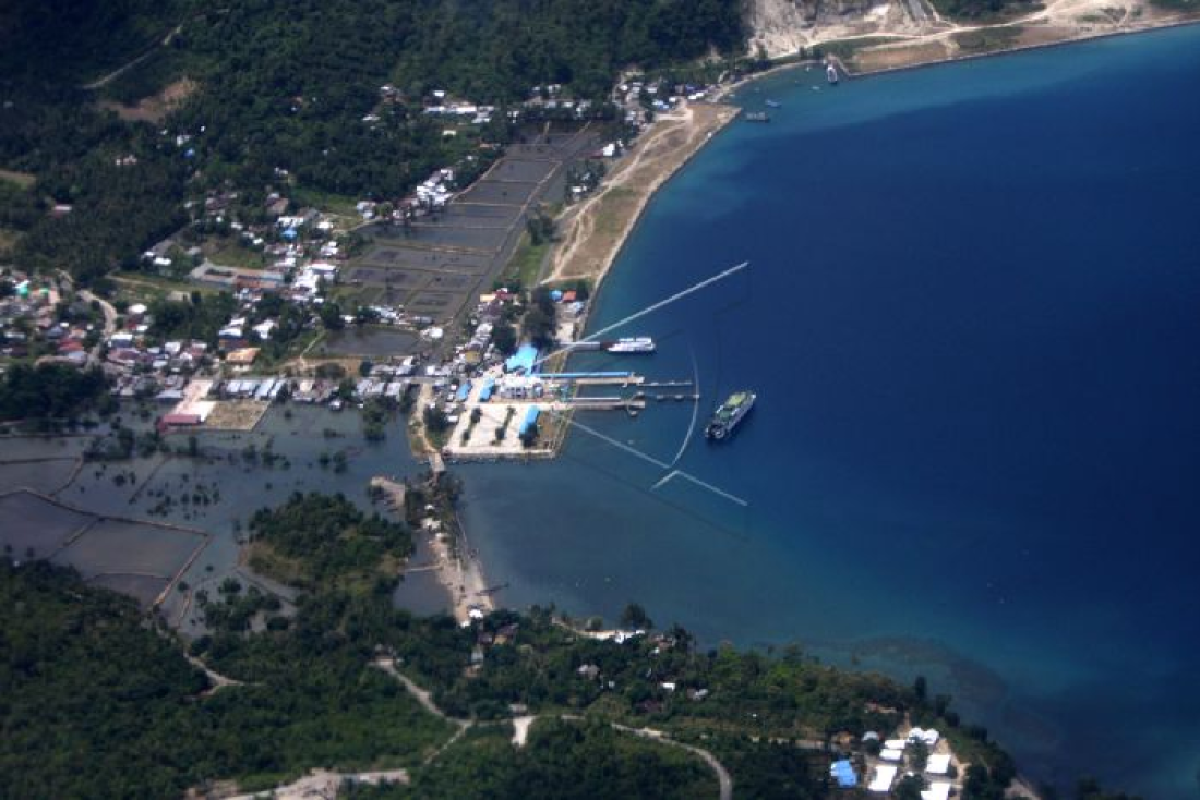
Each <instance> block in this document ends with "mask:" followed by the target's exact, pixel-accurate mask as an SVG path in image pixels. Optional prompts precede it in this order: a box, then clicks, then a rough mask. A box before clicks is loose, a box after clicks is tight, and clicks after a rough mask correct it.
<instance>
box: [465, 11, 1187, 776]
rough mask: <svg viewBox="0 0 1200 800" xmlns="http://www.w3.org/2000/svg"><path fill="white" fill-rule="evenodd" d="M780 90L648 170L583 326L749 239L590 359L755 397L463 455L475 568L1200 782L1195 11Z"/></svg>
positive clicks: (780, 80)
mask: <svg viewBox="0 0 1200 800" xmlns="http://www.w3.org/2000/svg"><path fill="white" fill-rule="evenodd" d="M768 97H770V98H774V99H777V100H779V101H780V102H781V103H782V108H780V109H778V110H775V111H773V112H772V122H771V123H770V124H767V125H751V124H735V125H734V126H731V127H730V128H729V129H727V130H726V131H725V132H724V133H722V134H721V135H720V136H718V137H716V139H715V140H714V141H713V142H712V143H711V144H710V145H709V146H708V147H707V148H706V149H705V150H704V151H702V152H701V153H700V154H699V155H698V156H697V158H696V159H694V160H693V162H692V163H691V164H690V165H689V166H688V167H687V168H685V169H684V170H683V171H682V172H681V173H680V174H679V175H677V176H676V177H675V178H674V179H673V180H672V181H671V182H670V183H669V184H668V185H667V186H666V187H665V188H664V189H663V191H661V192H660V193H659V195H658V196H656V198H655V199H654V201H653V202H652V204H651V206H650V208H649V209H648V211H647V214H646V216H645V217H644V219H643V220H642V222H641V224H640V225H639V227H638V229H637V230H636V231H635V232H634V234H633V236H632V237H631V238H630V240H629V242H628V243H627V246H626V248H625V250H624V251H623V253H622V256H621V258H620V259H619V260H618V263H617V264H616V265H615V267H614V269H613V271H612V273H611V274H610V276H609V278H608V279H607V280H606V282H605V284H604V287H603V291H602V294H601V296H600V299H599V300H598V307H597V309H596V310H595V313H594V314H593V319H592V324H593V328H595V327H598V326H602V325H606V324H610V323H612V322H613V321H616V320H619V319H621V318H623V317H624V316H626V315H628V314H630V313H633V312H635V311H637V310H639V309H641V308H644V307H646V306H647V305H649V304H650V303H653V302H655V301H657V300H659V299H661V298H663V297H666V296H669V295H671V294H672V293H675V292H678V291H680V290H681V289H684V288H686V287H688V286H689V285H692V284H694V283H695V282H697V281H700V280H702V279H704V278H706V277H709V276H711V275H713V274H715V273H717V272H719V271H720V270H723V269H726V268H728V267H730V266H732V265H734V264H738V263H741V262H744V261H749V262H750V265H751V266H750V267H749V268H748V269H747V270H744V271H742V272H739V273H737V274H736V275H733V276H730V277H729V278H727V279H725V280H723V281H721V282H720V283H719V284H716V285H715V286H713V287H711V288H709V289H705V290H704V291H701V292H698V293H696V294H695V295H692V296H689V297H687V298H685V299H683V300H681V301H679V302H677V303H674V304H672V305H671V306H669V307H667V308H665V309H663V310H661V311H659V312H656V313H654V314H652V315H650V316H647V317H645V318H642V319H639V320H637V321H636V322H635V323H632V324H631V325H630V326H628V328H627V329H623V330H622V331H621V333H622V335H635V334H636V335H650V336H654V337H655V338H656V339H657V340H658V341H659V345H660V347H659V352H658V353H657V354H655V355H654V356H652V357H650V358H648V359H644V360H639V361H634V360H633V359H631V358H625V359H622V360H620V361H616V360H613V359H610V358H603V357H596V356H590V357H588V360H585V361H583V362H581V366H594V367H604V368H614V367H618V366H619V367H633V368H636V369H638V370H639V371H642V372H645V373H647V374H648V375H650V376H652V377H654V378H659V379H680V378H686V379H691V378H692V377H693V376H698V379H699V387H700V393H701V395H702V398H703V399H702V400H701V402H700V406H699V409H698V411H699V416H700V418H701V421H702V420H703V417H704V416H705V415H706V414H707V413H708V412H709V411H711V408H712V407H713V405H714V404H715V403H717V402H719V401H720V400H721V399H723V398H724V397H725V396H727V395H728V394H729V393H730V392H732V391H734V390H736V389H739V388H742V387H749V388H753V389H754V390H756V391H757V392H758V396H759V401H758V405H757V407H756V408H755V410H754V411H753V412H752V414H751V415H750V417H749V418H748V419H747V421H746V423H745V424H743V425H742V427H741V428H740V429H739V430H738V433H737V435H736V437H735V438H734V439H733V441H732V442H730V443H728V444H726V445H722V446H720V447H713V446H709V445H707V444H706V443H705V442H704V441H703V439H702V437H698V436H697V437H694V438H691V439H690V440H688V437H687V431H688V429H689V425H690V424H691V421H692V415H693V410H692V407H691V405H690V404H685V403H663V404H652V407H651V408H649V409H647V410H646V411H645V412H644V413H642V414H641V415H639V416H638V417H637V418H629V417H626V416H623V415H618V414H611V413H610V414H600V413H593V414H584V415H580V416H579V417H577V419H578V421H579V422H580V423H582V424H583V425H586V426H587V427H588V428H589V429H591V430H592V431H594V432H595V433H590V432H588V431H585V430H583V429H579V430H576V431H574V432H573V433H572V437H571V439H570V440H569V442H568V444H567V447H566V449H565V451H564V454H563V457H562V458H561V459H560V460H559V461H557V462H555V463H551V464H536V465H528V466H514V465H502V464H496V465H475V466H468V467H464V468H462V472H463V474H464V477H465V478H466V487H467V490H466V505H465V509H464V515H463V516H464V521H465V522H466V524H467V527H468V528H469V529H470V531H471V536H472V542H473V544H474V545H476V546H477V547H478V548H479V550H480V552H481V554H482V557H483V560H484V564H485V566H486V569H487V571H488V574H489V580H490V581H491V582H494V583H499V582H506V583H508V584H509V586H508V588H507V589H506V590H505V593H504V594H503V595H502V596H501V599H502V600H503V601H504V602H505V603H507V604H509V605H517V606H523V605H528V604H532V603H540V604H543V605H544V604H546V603H548V602H553V603H555V604H556V605H557V606H559V607H561V608H564V609H565V610H567V611H569V612H571V613H573V614H577V615H587V614H603V615H604V616H606V617H607V618H608V619H609V620H610V621H611V620H613V619H615V617H616V615H617V614H618V613H619V611H620V609H621V608H622V607H623V606H624V604H625V603H626V602H629V601H631V600H636V601H638V602H640V603H642V604H643V605H645V606H646V607H647V608H648V610H649V611H650V613H651V615H652V616H653V617H654V618H655V620H656V621H657V622H658V623H660V624H669V623H671V622H675V621H678V622H680V623H682V624H684V625H685V626H687V627H688V628H690V629H692V630H694V631H695V632H696V633H697V634H698V635H699V636H700V637H701V639H702V640H703V641H705V642H708V643H710V644H712V643H715V642H717V641H720V640H731V641H734V642H736V643H738V644H742V645H766V644H769V643H782V642H788V641H799V642H801V643H802V644H804V646H805V647H806V649H808V651H809V652H811V653H813V654H816V655H819V656H820V657H822V658H824V659H827V660H831V661H834V662H837V663H843V664H853V665H858V666H862V667H866V668H877V669H881V670H884V671H886V672H889V673H890V674H893V675H896V676H897V677H899V678H901V679H904V680H908V679H911V678H912V677H913V676H915V675H917V674H923V675H926V676H927V677H928V678H929V682H930V686H931V691H934V692H949V693H951V694H953V695H954V697H955V705H956V707H958V708H960V709H961V710H962V711H963V712H964V714H965V716H967V717H968V718H969V719H971V720H973V721H980V722H981V723H982V724H985V725H987V726H988V728H989V730H990V731H991V732H992V734H993V735H994V736H996V737H997V738H999V740H1000V741H1001V742H1002V743H1003V744H1005V745H1006V746H1007V747H1008V748H1009V749H1010V750H1011V751H1012V752H1013V753H1014V755H1016V756H1017V758H1018V761H1019V763H1020V765H1021V767H1022V769H1023V770H1024V771H1026V772H1028V773H1029V774H1031V775H1032V776H1033V777H1034V778H1035V779H1038V780H1045V781H1049V782H1052V783H1056V784H1058V785H1060V786H1065V785H1070V784H1071V783H1073V781H1074V780H1075V778H1076V777H1078V776H1079V775H1082V774H1094V775H1099V776H1100V777H1102V778H1103V779H1104V780H1105V781H1106V782H1107V783H1111V784H1113V785H1119V786H1121V787H1124V788H1128V789H1133V790H1137V791H1140V792H1143V793H1144V794H1146V796H1148V797H1180V796H1185V795H1187V796H1193V795H1194V794H1195V792H1196V788H1197V771H1198V770H1200V746H1198V743H1197V737H1196V736H1195V734H1194V730H1193V728H1192V721H1193V720H1194V719H1195V717H1196V715H1197V712H1198V711H1200V699H1198V698H1200V676H1198V673H1197V670H1196V667H1197V664H1198V663H1200V644H1198V642H1200V621H1198V620H1197V618H1196V616H1195V614H1194V611H1193V609H1194V607H1195V605H1196V600H1197V589H1196V583H1195V577H1194V573H1195V569H1196V566H1197V564H1198V563H1200V545H1198V544H1197V543H1196V539H1195V535H1196V533H1197V532H1198V531H1200V492H1198V491H1197V484H1198V478H1200V415H1198V414H1197V411H1196V409H1198V408H1200V313H1198V310H1200V225H1198V224H1197V221H1196V220H1197V211H1198V210H1200V155H1197V151H1196V146H1197V143H1198V142H1200V103H1198V102H1196V98H1197V97H1200V29H1198V28H1195V27H1191V28H1180V29H1173V30H1167V31H1161V32H1156V33H1151V34H1146V35H1140V36H1137V37H1120V38H1114V39H1108V40H1102V41H1096V42H1091V43H1087V44H1081V45H1075V46H1071V47H1063V48H1054V49H1047V50H1040V51H1033V52H1026V53H1020V54H1014V55H1009V56H1005V57H1002V58H993V59H985V60H978V61H972V62H962V63H956V64H952V65H944V66H938V67H934V68H929V69H922V70H915V71H908V72H900V73H894V74H888V75H882V76H875V77H871V78H868V79H862V80H853V81H847V82H845V83H843V84H842V85H841V86H839V87H836V88H831V87H828V86H826V85H825V84H824V80H823V75H822V74H821V73H820V72H819V71H817V70H814V71H812V72H804V71H802V70H796V71H792V72H787V73H782V74H781V75H779V76H777V77H773V78H771V79H768V80H766V81H764V82H762V83H759V84H755V85H752V86H751V87H749V88H747V89H746V90H744V91H743V93H742V95H741V96H740V98H739V101H740V102H742V103H744V104H745V105H746V106H747V107H749V108H755V109H757V108H760V107H761V106H762V103H763V100H765V99H766V98H768ZM595 434H603V435H604V436H606V437H610V438H611V439H614V440H616V441H618V442H620V443H622V444H624V445H625V446H626V448H632V449H636V450H638V451H640V452H643V453H645V454H647V455H649V456H651V457H652V458H653V459H655V460H657V461H659V462H663V463H667V464H671V463H673V462H675V459H676V457H677V454H680V453H682V454H681V455H679V457H678V461H677V463H675V464H674V469H676V470H679V471H680V472H681V473H683V474H678V475H675V476H673V477H670V478H669V479H668V480H667V481H666V483H665V484H664V483H661V481H662V479H663V478H664V477H665V475H666V474H667V473H669V472H670V470H664V469H662V468H661V467H659V466H656V465H655V464H653V463H651V462H650V461H648V460H646V459H644V458H641V457H638V456H635V455H632V454H631V452H630V450H629V449H622V448H618V447H615V446H613V444H611V443H610V442H608V441H605V440H604V439H601V438H600V437H599V436H598V435H595ZM685 441H686V442H687V444H686V447H684V444H685ZM681 448H682V450H681ZM693 478H694V480H693ZM713 489H716V490H719V491H714V490H713ZM743 502H744V505H743Z"/></svg>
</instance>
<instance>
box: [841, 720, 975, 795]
mask: <svg viewBox="0 0 1200 800" xmlns="http://www.w3.org/2000/svg"><path fill="white" fill-rule="evenodd" d="M869 739H874V740H875V741H877V742H879V734H877V733H875V732H873V731H868V732H867V733H865V734H863V740H864V742H865V741H867V740H869ZM939 743H941V744H942V746H941V747H940V748H939V746H938V745H939ZM913 746H920V747H922V749H923V751H924V753H925V763H924V766H923V768H922V773H923V774H922V776H921V777H922V778H923V780H924V783H925V784H926V786H927V788H925V789H923V790H922V791H921V800H947V798H949V797H950V793H951V791H952V790H955V789H956V788H957V786H956V783H955V780H954V776H956V775H957V773H954V774H953V775H952V766H951V765H952V762H953V759H954V756H953V754H952V753H951V752H950V750H949V747H948V746H946V745H945V743H944V742H943V741H942V738H941V734H940V733H939V732H938V731H937V730H936V729H934V728H928V729H924V728H912V729H910V730H909V731H908V733H907V734H906V735H904V736H903V738H896V739H887V740H884V741H882V742H880V749H879V760H878V762H877V763H876V764H875V767H874V773H873V775H872V777H871V781H870V783H868V784H867V791H869V792H878V793H883V794H886V793H888V792H890V791H891V790H892V786H893V784H894V783H895V782H896V779H897V776H898V775H900V774H901V772H902V771H903V770H904V768H905V760H906V752H907V751H908V750H910V749H911V748H912V747H913ZM909 762H910V766H911V758H910V759H909ZM905 774H916V773H915V772H907V773H905Z"/></svg>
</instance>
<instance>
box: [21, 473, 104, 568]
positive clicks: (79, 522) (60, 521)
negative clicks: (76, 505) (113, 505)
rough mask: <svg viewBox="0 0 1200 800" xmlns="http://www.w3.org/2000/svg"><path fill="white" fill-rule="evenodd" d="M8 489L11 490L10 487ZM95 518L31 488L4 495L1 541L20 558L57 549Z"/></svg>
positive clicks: (42, 554)
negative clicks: (45, 496)
mask: <svg viewBox="0 0 1200 800" xmlns="http://www.w3.org/2000/svg"><path fill="white" fill-rule="evenodd" d="M6 491H7V490H6ZM91 521H92V517H91V516H90V515H88V514H85V513H81V512H78V511H71V510H70V509H67V508H63V507H61V506H57V505H55V504H54V503H52V502H51V501H49V500H46V499H45V498H42V497H38V496H37V495H35V494H30V493H29V492H24V491H16V492H13V493H12V494H7V495H4V496H3V497H0V545H3V546H4V547H6V548H7V547H11V548H12V552H13V555H14V556H16V557H17V558H26V557H28V554H29V552H30V551H32V552H33V553H34V554H36V555H38V556H46V555H49V554H51V553H54V552H56V551H57V550H58V549H59V548H61V547H62V546H63V545H64V544H66V543H67V540H68V539H70V538H71V537H72V536H73V535H75V534H77V533H79V532H80V531H82V530H83V529H84V527H85V526H86V525H87V524H88V523H90V522H91Z"/></svg>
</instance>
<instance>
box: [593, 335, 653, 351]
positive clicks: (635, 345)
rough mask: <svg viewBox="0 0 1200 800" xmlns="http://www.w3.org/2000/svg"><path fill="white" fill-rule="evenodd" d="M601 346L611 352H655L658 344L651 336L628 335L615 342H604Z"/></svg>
mask: <svg viewBox="0 0 1200 800" xmlns="http://www.w3.org/2000/svg"><path fill="white" fill-rule="evenodd" d="M601 348H603V349H604V350H606V351H607V352H609V353H653V352H654V351H655V350H656V349H657V346H656V345H655V344H654V340H653V339H651V338H650V337H649V336H626V337H623V338H621V339H618V340H616V341H615V342H604V343H603V344H602V345H601Z"/></svg>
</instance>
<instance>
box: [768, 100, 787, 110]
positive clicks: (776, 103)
mask: <svg viewBox="0 0 1200 800" xmlns="http://www.w3.org/2000/svg"><path fill="white" fill-rule="evenodd" d="M765 105H766V107H767V108H783V103H781V102H779V101H778V100H768V101H767V102H766V103H765Z"/></svg>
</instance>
